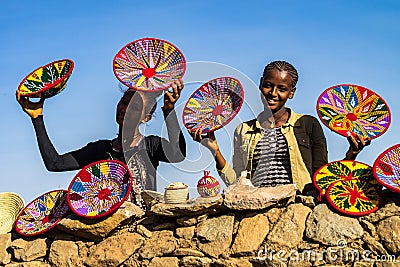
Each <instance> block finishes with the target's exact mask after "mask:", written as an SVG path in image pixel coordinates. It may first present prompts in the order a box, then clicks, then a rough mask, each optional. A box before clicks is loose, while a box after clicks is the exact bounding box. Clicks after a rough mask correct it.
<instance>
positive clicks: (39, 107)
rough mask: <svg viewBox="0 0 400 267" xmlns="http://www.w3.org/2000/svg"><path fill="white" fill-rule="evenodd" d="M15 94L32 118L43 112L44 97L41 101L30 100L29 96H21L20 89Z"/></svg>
mask: <svg viewBox="0 0 400 267" xmlns="http://www.w3.org/2000/svg"><path fill="white" fill-rule="evenodd" d="M15 95H16V99H17V102H18V103H19V104H20V106H21V107H22V110H23V111H24V112H25V113H26V114H28V115H29V116H30V117H31V118H33V119H35V118H37V117H38V116H40V115H42V114H43V103H44V98H41V99H40V100H39V102H32V101H30V100H29V97H26V96H21V92H20V91H18V90H17V92H16V94H15Z"/></svg>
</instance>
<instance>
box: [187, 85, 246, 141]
mask: <svg viewBox="0 0 400 267" xmlns="http://www.w3.org/2000/svg"><path fill="white" fill-rule="evenodd" d="M243 100H244V92H243V87H242V85H241V83H240V82H239V80H237V79H235V78H232V77H221V78H216V79H213V80H211V81H209V82H206V83H205V84H203V85H202V86H201V87H200V88H198V89H197V90H196V91H195V92H194V93H193V94H192V95H191V96H190V98H189V100H188V101H187V102H186V105H185V107H184V109H183V114H182V118H183V123H184V125H185V126H186V128H187V129H189V130H191V131H195V130H197V129H199V128H201V129H202V132H203V133H207V132H213V131H215V130H217V129H219V128H221V127H223V126H225V125H227V124H228V123H229V122H230V121H231V120H232V119H233V118H234V117H235V116H236V115H237V114H238V113H239V111H240V108H241V107H242V104H243Z"/></svg>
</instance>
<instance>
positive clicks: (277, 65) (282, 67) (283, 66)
mask: <svg viewBox="0 0 400 267" xmlns="http://www.w3.org/2000/svg"><path fill="white" fill-rule="evenodd" d="M274 69H276V70H279V71H287V73H288V74H289V75H290V77H291V78H292V87H293V88H295V87H296V84H297V81H298V79H299V74H298V73H297V70H296V68H295V67H293V65H292V64H290V63H288V62H286V61H273V62H271V63H269V64H268V65H267V66H265V68H264V72H263V77H265V76H266V74H267V72H269V71H272V70H274Z"/></svg>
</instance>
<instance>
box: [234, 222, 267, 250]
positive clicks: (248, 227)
mask: <svg viewBox="0 0 400 267" xmlns="http://www.w3.org/2000/svg"><path fill="white" fill-rule="evenodd" d="M268 232H269V221H268V218H267V217H266V216H264V215H263V214H258V215H255V216H253V217H249V218H244V219H242V221H241V222H240V224H239V229H238V232H237V234H236V237H235V241H234V242H233V245H232V253H233V254H242V253H252V252H253V251H255V250H256V249H257V248H258V247H259V246H260V245H261V243H262V241H263V240H264V239H265V237H266V236H267V234H268Z"/></svg>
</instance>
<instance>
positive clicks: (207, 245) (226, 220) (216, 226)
mask: <svg viewBox="0 0 400 267" xmlns="http://www.w3.org/2000/svg"><path fill="white" fill-rule="evenodd" d="M234 220H235V217H234V216H231V215H222V216H219V217H215V218H211V219H208V220H206V221H204V222H201V223H199V225H198V226H197V229H196V234H197V237H198V238H199V240H200V243H199V244H198V247H199V248H200V250H201V251H202V252H204V253H205V254H207V255H210V256H212V257H215V258H217V257H218V256H219V255H221V254H222V253H223V252H224V251H226V250H227V249H228V248H229V246H230V245H231V242H232V230H233V224H234Z"/></svg>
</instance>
